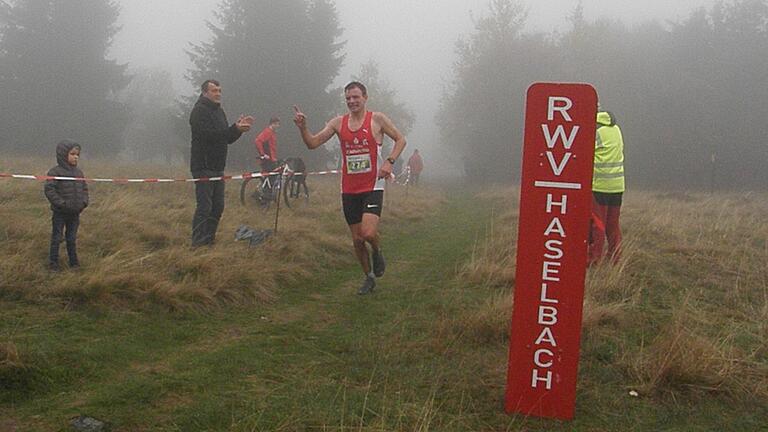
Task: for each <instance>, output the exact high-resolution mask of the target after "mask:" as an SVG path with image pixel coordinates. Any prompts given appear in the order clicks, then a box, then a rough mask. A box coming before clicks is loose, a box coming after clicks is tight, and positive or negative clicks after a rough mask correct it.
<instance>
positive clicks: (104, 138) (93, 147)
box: [0, 0, 129, 155]
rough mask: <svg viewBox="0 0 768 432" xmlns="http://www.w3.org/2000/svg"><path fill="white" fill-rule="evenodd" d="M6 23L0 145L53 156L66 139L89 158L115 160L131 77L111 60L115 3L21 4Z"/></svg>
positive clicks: (1, 45)
mask: <svg viewBox="0 0 768 432" xmlns="http://www.w3.org/2000/svg"><path fill="white" fill-rule="evenodd" d="M3 12H4V13H3V15H4V20H3V21H2V23H1V24H0V55H2V66H1V67H0V92H1V93H2V94H3V95H4V104H5V106H6V108H5V109H3V110H2V114H0V127H2V130H3V131H4V137H3V138H4V139H3V141H2V142H0V146H2V148H3V149H4V150H9V151H14V152H17V153H26V154H29V153H39V152H40V151H45V150H50V148H51V146H52V144H55V143H56V142H57V141H59V140H60V139H62V138H71V139H74V140H76V141H78V142H80V143H81V144H82V145H83V147H84V149H85V151H87V152H88V153H89V154H101V155H105V154H113V153H115V152H116V151H117V150H119V147H120V145H121V140H120V136H121V133H122V129H123V127H124V123H125V120H126V118H127V111H126V108H125V107H124V106H123V105H122V104H120V103H118V102H116V101H115V98H114V96H115V94H116V92H117V91H119V90H120V89H122V88H123V87H125V86H126V85H127V84H128V82H129V78H128V77H127V76H126V74H125V66H124V65H120V64H118V63H117V62H115V61H114V60H110V59H108V58H107V51H108V49H109V47H110V45H111V44H112V40H113V37H114V36H115V34H116V33H117V31H118V27H117V25H116V20H117V18H118V15H119V8H118V6H117V4H116V3H114V2H113V1H111V0H19V1H16V2H14V3H12V4H10V5H9V6H8V7H7V8H5V10H4V11H3Z"/></svg>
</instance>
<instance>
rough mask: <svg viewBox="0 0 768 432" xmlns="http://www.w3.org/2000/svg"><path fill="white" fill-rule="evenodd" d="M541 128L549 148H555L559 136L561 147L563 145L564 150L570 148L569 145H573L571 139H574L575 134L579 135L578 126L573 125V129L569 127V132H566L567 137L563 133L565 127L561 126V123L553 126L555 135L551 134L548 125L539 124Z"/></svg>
mask: <svg viewBox="0 0 768 432" xmlns="http://www.w3.org/2000/svg"><path fill="white" fill-rule="evenodd" d="M541 130H542V131H543V132H544V139H546V140H547V148H549V149H553V148H555V145H556V144H557V141H558V138H559V139H560V140H561V141H562V142H563V147H565V149H566V150H570V149H571V146H572V145H573V141H574V140H575V139H576V136H578V135H579V127H578V126H574V127H573V129H571V133H570V134H568V136H567V137H566V135H565V127H563V125H559V126H558V127H557V128H555V136H552V132H550V131H549V125H541Z"/></svg>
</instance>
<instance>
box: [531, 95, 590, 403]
mask: <svg viewBox="0 0 768 432" xmlns="http://www.w3.org/2000/svg"><path fill="white" fill-rule="evenodd" d="M571 108H573V101H572V100H571V99H569V98H567V97H560V96H551V97H549V102H548V107H547V120H548V122H553V123H554V124H548V123H544V124H542V125H541V131H542V133H543V137H544V141H545V142H546V146H547V149H548V150H545V151H544V152H543V154H542V156H544V155H546V158H547V161H548V162H549V168H550V170H551V173H552V174H554V176H555V177H562V176H563V175H564V174H566V173H567V172H568V166H569V165H568V164H569V163H570V162H571V161H572V160H573V159H574V157H573V153H572V152H570V151H569V150H571V147H572V146H573V143H574V142H576V138H577V137H578V135H579V126H578V125H569V124H567V123H571V122H573V118H571V115H570V113H569V112H568V111H569V110H570V109H571ZM556 117H557V122H559V123H563V121H564V122H565V123H566V124H557V123H555V122H556V120H555V118H556ZM560 145H562V147H563V149H564V150H566V151H565V153H563V154H562V156H560V155H559V154H557V155H556V154H555V151H552V150H553V149H555V148H556V147H558V146H560ZM534 186H535V187H541V188H548V189H550V190H553V191H552V192H549V193H547V201H546V212H547V214H548V215H550V217H551V218H552V219H551V220H550V222H549V223H548V224H547V229H546V230H544V233H543V234H544V237H543V239H542V242H543V244H544V249H545V250H544V262H543V264H542V268H541V280H542V283H541V289H540V291H539V305H538V321H537V322H538V324H539V325H540V326H541V332H540V333H539V337H538V338H536V341H535V342H534V349H535V351H534V354H533V367H532V377H531V386H532V387H533V388H539V387H542V386H543V387H546V389H547V390H551V389H552V385H553V380H552V377H553V371H552V368H553V367H555V364H556V363H557V362H558V357H557V355H556V354H555V348H556V347H557V341H556V339H555V331H556V328H557V327H556V326H557V323H558V319H557V316H558V307H559V306H560V300H558V298H557V295H556V294H557V288H558V286H557V283H558V282H560V281H561V270H562V262H561V261H562V260H563V258H564V257H565V255H566V253H567V252H566V249H567V248H566V247H565V244H564V241H563V240H564V239H565V238H566V230H565V227H564V226H563V223H562V221H561V219H560V218H561V217H562V216H563V215H566V214H567V213H568V193H569V191H572V190H581V189H582V185H581V184H580V183H571V182H568V181H552V179H551V178H550V179H547V180H535V181H534ZM554 190H560V191H561V192H559V193H558V192H554Z"/></svg>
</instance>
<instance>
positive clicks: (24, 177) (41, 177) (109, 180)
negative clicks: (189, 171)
mask: <svg viewBox="0 0 768 432" xmlns="http://www.w3.org/2000/svg"><path fill="white" fill-rule="evenodd" d="M339 172H340V171H339V170H331V171H315V172H309V173H306V174H305V175H308V176H310V175H326V174H338V173H339ZM272 175H279V173H261V172H248V173H243V174H240V175H235V176H227V175H225V176H220V177H200V178H131V179H129V178H88V177H59V176H47V175H29V174H7V173H0V178H3V177H5V178H14V179H21V180H38V181H45V180H61V181H84V182H89V183H91V182H93V183H99V182H101V183H174V182H187V183H195V182H212V181H229V180H246V179H252V178H261V177H267V176H272ZM293 175H302V174H301V173H296V174H293Z"/></svg>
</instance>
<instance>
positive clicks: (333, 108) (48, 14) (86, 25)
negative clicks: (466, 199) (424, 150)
mask: <svg viewBox="0 0 768 432" xmlns="http://www.w3.org/2000/svg"><path fill="white" fill-rule="evenodd" d="M119 14H120V10H119V5H118V4H117V3H116V2H115V1H113V0H15V1H14V0H0V94H3V95H4V98H3V102H4V107H3V109H2V110H0V128H1V129H2V131H3V134H2V136H0V150H1V151H2V152H3V154H20V155H40V154H47V153H49V152H50V149H51V148H52V145H53V144H54V143H56V142H57V141H59V140H60V139H62V138H72V139H75V140H77V141H79V142H81V143H82V144H83V145H84V147H85V148H86V151H87V152H88V154H92V155H96V156H100V157H114V156H116V155H122V156H124V157H126V158H129V159H132V160H148V159H155V160H163V161H167V162H171V161H174V160H176V161H178V160H179V159H182V158H184V157H188V154H189V125H188V124H187V118H188V115H189V112H190V110H191V107H192V105H193V104H194V102H195V100H196V98H197V94H195V95H192V96H190V97H187V98H179V97H178V95H176V94H174V90H173V84H172V79H171V76H170V74H169V73H168V72H166V71H163V70H158V69H132V68H130V67H129V65H126V64H120V63H118V62H116V61H114V60H110V59H109V48H110V46H111V44H112V42H113V40H114V37H115V35H116V34H117V33H118V31H119V28H118V26H117V24H116V22H117V19H118V18H119ZM207 26H208V28H209V29H210V30H211V31H212V33H213V36H212V38H211V39H210V40H208V41H204V42H201V43H198V44H190V45H189V46H188V47H187V49H186V51H187V53H188V55H189V57H190V59H191V61H192V64H193V66H192V68H191V69H190V70H189V71H188V74H187V79H188V80H189V81H190V82H191V83H192V84H193V85H195V86H196V87H197V86H199V84H200V83H202V82H203V81H204V80H205V79H207V78H211V77H213V78H216V79H218V80H220V81H221V82H222V84H223V88H224V92H225V105H226V106H225V109H226V111H227V113H228V114H229V115H230V116H231V117H233V118H234V117H235V116H237V115H238V114H239V113H244V114H250V115H253V116H254V117H255V118H256V119H258V121H259V122H260V123H263V124H257V125H256V129H257V132H258V129H259V127H260V126H261V127H263V126H266V123H267V122H268V119H269V118H270V117H272V116H279V117H281V118H282V119H283V121H284V124H286V123H288V124H290V121H291V119H292V116H293V113H292V110H291V106H292V105H293V104H294V103H299V104H301V108H302V109H303V110H304V112H305V113H307V115H308V116H309V121H310V125H311V126H312V127H313V128H319V127H321V126H322V123H321V122H324V121H326V120H327V119H328V118H329V117H331V116H332V115H333V114H335V113H336V112H341V111H342V110H343V105H340V104H339V100H340V98H341V94H342V91H341V89H340V88H334V87H333V86H332V83H333V81H334V79H335V78H336V77H337V76H338V74H339V70H340V68H341V66H342V65H343V62H344V59H345V54H344V42H343V41H342V40H341V36H342V33H343V29H342V28H341V26H340V24H339V21H338V16H337V12H336V9H335V6H334V3H333V2H332V1H331V0H281V1H279V2H275V1H271V0H222V1H221V3H220V4H219V5H218V7H217V9H216V11H215V12H214V15H213V17H212V19H211V20H209V21H207ZM180 49H182V47H180ZM361 75H363V76H364V78H371V79H373V80H375V82H372V83H371V84H372V85H371V86H369V87H370V88H371V91H372V93H376V92H381V93H382V95H383V97H382V98H381V99H380V100H379V101H378V104H377V105H376V106H377V107H378V109H381V110H387V109H390V108H391V109H392V110H394V112H393V113H392V114H393V115H394V117H395V118H398V117H400V118H403V119H405V120H407V124H405V127H406V132H407V130H408V129H410V126H411V125H412V124H413V118H412V114H410V111H409V110H408V109H407V108H406V107H405V106H403V105H402V104H401V103H399V102H397V100H396V94H395V92H394V91H392V90H391V89H390V88H389V87H388V83H387V82H386V81H385V80H383V79H380V78H379V77H378V67H377V66H376V64H375V63H372V62H371V63H367V64H365V65H362V66H361ZM230 155H231V156H230V158H231V162H232V164H231V166H232V167H233V168H252V167H253V166H254V165H255V153H254V150H253V148H252V146H250V145H237V146H233V147H232V149H231V152H230ZM280 155H281V157H288V156H302V157H304V158H305V159H307V160H308V163H309V164H310V166H313V165H314V166H317V165H322V164H325V163H327V162H328V161H332V160H333V155H332V153H331V152H330V151H329V149H324V150H321V151H316V152H311V153H310V152H307V151H306V147H305V146H304V145H303V143H301V140H300V139H299V137H298V134H287V133H286V134H283V135H281V138H280Z"/></svg>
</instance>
